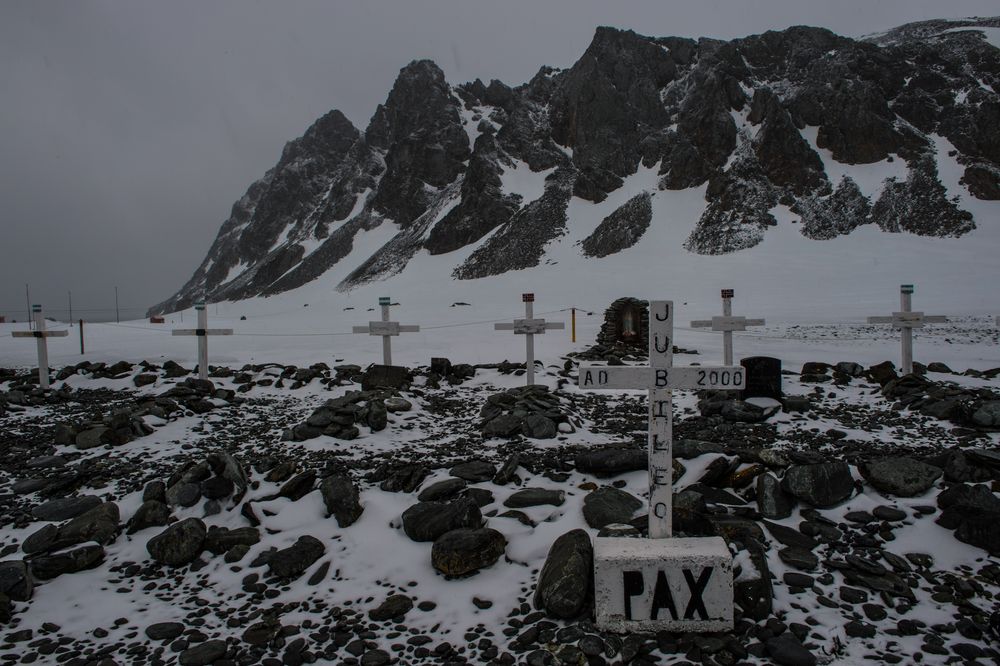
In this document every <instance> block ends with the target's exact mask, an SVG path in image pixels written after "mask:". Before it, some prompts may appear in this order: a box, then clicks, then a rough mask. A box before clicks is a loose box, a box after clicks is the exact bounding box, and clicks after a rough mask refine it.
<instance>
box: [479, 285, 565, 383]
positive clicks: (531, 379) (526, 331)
mask: <svg viewBox="0 0 1000 666" xmlns="http://www.w3.org/2000/svg"><path fill="white" fill-rule="evenodd" d="M521 300H522V301H524V319H515V320H514V323H512V324H493V329H494V330H497V331H514V333H516V334H518V335H523V336H524V348H525V356H526V357H527V363H526V366H527V368H528V386H531V385H532V384H534V383H535V336H536V335H541V334H542V333H545V331H547V330H553V329H560V328H566V324H564V323H563V322H561V321H552V322H547V321H545V320H544V319H535V314H534V304H535V295H534V294H521Z"/></svg>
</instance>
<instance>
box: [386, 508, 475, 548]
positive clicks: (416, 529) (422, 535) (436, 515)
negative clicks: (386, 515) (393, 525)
mask: <svg viewBox="0 0 1000 666" xmlns="http://www.w3.org/2000/svg"><path fill="white" fill-rule="evenodd" d="M402 518H403V531H404V532H405V533H406V536H408V537H410V539H412V540H413V541H435V540H436V539H437V538H438V537H440V536H441V535H442V534H444V533H445V532H450V531H452V530H457V529H460V528H470V529H474V528H478V527H479V526H480V525H482V523H483V517H482V514H480V512H479V506H478V505H477V504H476V502H475V501H473V500H472V499H469V498H459V499H457V500H454V501H452V502H420V503H418V504H414V505H413V506H411V507H410V508H408V509H407V510H406V511H404V512H403V516H402Z"/></svg>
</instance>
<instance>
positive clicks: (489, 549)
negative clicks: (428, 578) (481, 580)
mask: <svg viewBox="0 0 1000 666" xmlns="http://www.w3.org/2000/svg"><path fill="white" fill-rule="evenodd" d="M506 548H507V540H506V539H505V538H504V536H503V534H501V533H500V532H498V531H496V530H494V529H491V528H489V527H483V528H478V529H457V530H452V531H450V532H446V533H445V534H443V535H442V536H440V537H438V539H437V540H435V541H434V545H433V546H432V547H431V564H432V565H433V566H434V568H435V569H437V570H438V571H440V572H441V573H443V574H447V575H449V576H462V575H464V574H468V573H472V572H473V571H476V570H478V569H482V568H484V567H488V566H490V565H491V564H493V563H494V562H496V561H497V560H498V559H500V556H501V555H503V554H504V550H505V549H506Z"/></svg>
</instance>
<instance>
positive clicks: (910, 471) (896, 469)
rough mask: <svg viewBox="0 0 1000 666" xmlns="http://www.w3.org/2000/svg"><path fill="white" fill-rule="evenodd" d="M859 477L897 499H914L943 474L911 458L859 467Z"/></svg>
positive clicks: (876, 462) (897, 458) (900, 458)
mask: <svg viewBox="0 0 1000 666" xmlns="http://www.w3.org/2000/svg"><path fill="white" fill-rule="evenodd" d="M860 471H861V475H862V476H863V477H864V478H865V480H866V481H868V483H870V484H871V485H872V486H874V487H875V489H876V490H878V491H880V492H882V493H885V494H887V495H895V496H897V497H916V496H917V495H922V494H923V493H925V492H927V491H928V490H929V489H930V488H931V487H932V486H933V485H934V482H935V481H937V480H938V479H940V478H941V476H942V474H943V472H942V471H941V470H940V469H938V468H937V467H934V466H933V465H928V464H927V463H922V462H920V461H918V460H914V459H913V458H904V457H896V458H883V459H881V460H872V461H870V462H867V463H865V464H863V465H861V467H860Z"/></svg>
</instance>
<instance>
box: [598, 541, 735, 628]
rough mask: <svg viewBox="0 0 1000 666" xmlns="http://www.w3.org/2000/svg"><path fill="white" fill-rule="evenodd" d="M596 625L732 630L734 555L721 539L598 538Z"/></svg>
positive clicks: (604, 626) (607, 626) (600, 626)
mask: <svg viewBox="0 0 1000 666" xmlns="http://www.w3.org/2000/svg"><path fill="white" fill-rule="evenodd" d="M594 596H595V601H596V605H597V626H598V627H599V628H600V629H602V630H605V631H614V632H636V631H637V632H655V631H660V630H661V629H662V630H666V631H695V632H714V631H731V630H732V628H733V558H732V555H731V554H730V552H729V547H728V546H726V542H725V540H723V539H722V538H721V537H698V538H685V539H628V538H597V539H595V540H594Z"/></svg>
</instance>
